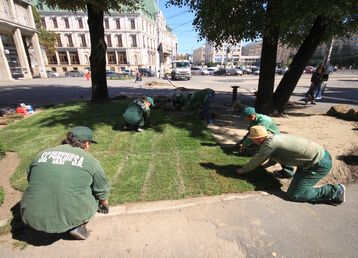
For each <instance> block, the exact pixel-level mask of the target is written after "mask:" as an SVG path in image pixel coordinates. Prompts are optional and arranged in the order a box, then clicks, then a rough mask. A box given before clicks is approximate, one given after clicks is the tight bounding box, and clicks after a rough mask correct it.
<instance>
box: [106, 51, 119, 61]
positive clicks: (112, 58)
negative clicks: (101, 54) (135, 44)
mask: <svg viewBox="0 0 358 258" xmlns="http://www.w3.org/2000/svg"><path fill="white" fill-rule="evenodd" d="M107 57H108V64H117V58H116V53H115V52H108V53H107Z"/></svg>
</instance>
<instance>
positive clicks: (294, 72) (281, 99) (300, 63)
mask: <svg viewBox="0 0 358 258" xmlns="http://www.w3.org/2000/svg"><path fill="white" fill-rule="evenodd" d="M326 28H327V23H326V22H325V21H324V19H323V17H321V16H318V17H317V18H316V20H315V23H314V24H313V26H312V29H311V31H310V33H309V34H308V36H307V38H306V39H305V40H304V41H303V43H302V45H301V46H300V48H299V50H298V51H297V53H296V55H295V57H294V58H293V60H292V63H291V65H290V68H289V70H288V71H287V72H286V73H285V75H284V76H283V78H282V80H281V81H280V84H279V85H278V87H277V89H276V91H275V94H274V104H275V109H276V110H277V111H278V112H280V113H282V112H283V111H284V109H285V105H286V104H287V103H288V100H289V99H290V97H291V94H292V92H293V91H294V89H295V88H296V85H297V82H298V80H299V79H300V77H301V75H302V73H303V70H304V68H305V66H306V65H307V63H308V61H309V60H310V59H311V57H312V55H313V53H314V52H315V50H316V48H317V46H318V45H319V44H320V43H321V41H322V38H323V36H324V34H325V31H326Z"/></svg>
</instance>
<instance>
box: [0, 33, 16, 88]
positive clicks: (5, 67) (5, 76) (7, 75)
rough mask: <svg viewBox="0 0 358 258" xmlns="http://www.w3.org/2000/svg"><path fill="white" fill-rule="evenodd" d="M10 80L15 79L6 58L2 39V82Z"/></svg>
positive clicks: (0, 65) (0, 57) (0, 52)
mask: <svg viewBox="0 0 358 258" xmlns="http://www.w3.org/2000/svg"><path fill="white" fill-rule="evenodd" d="M9 80H13V78H12V76H11V71H10V67H9V63H8V61H7V58H6V56H5V49H4V45H3V44H2V40H1V37H0V81H9Z"/></svg>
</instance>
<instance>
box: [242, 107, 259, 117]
mask: <svg viewBox="0 0 358 258" xmlns="http://www.w3.org/2000/svg"><path fill="white" fill-rule="evenodd" d="M243 113H244V115H245V116H250V115H254V114H256V110H255V108H253V107H246V108H245V109H244V112H243Z"/></svg>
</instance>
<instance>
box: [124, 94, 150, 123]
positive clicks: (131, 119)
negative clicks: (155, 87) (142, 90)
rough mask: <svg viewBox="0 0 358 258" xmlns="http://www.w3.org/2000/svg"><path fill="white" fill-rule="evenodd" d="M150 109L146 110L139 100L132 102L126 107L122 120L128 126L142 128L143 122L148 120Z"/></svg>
mask: <svg viewBox="0 0 358 258" xmlns="http://www.w3.org/2000/svg"><path fill="white" fill-rule="evenodd" d="M149 115H150V109H149V108H146V106H145V104H144V102H143V101H141V100H134V101H133V102H132V103H130V104H129V105H128V107H127V108H126V110H125V111H124V113H123V118H124V120H125V121H126V122H127V123H128V124H130V125H140V126H144V122H145V120H146V119H148V118H149Z"/></svg>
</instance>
